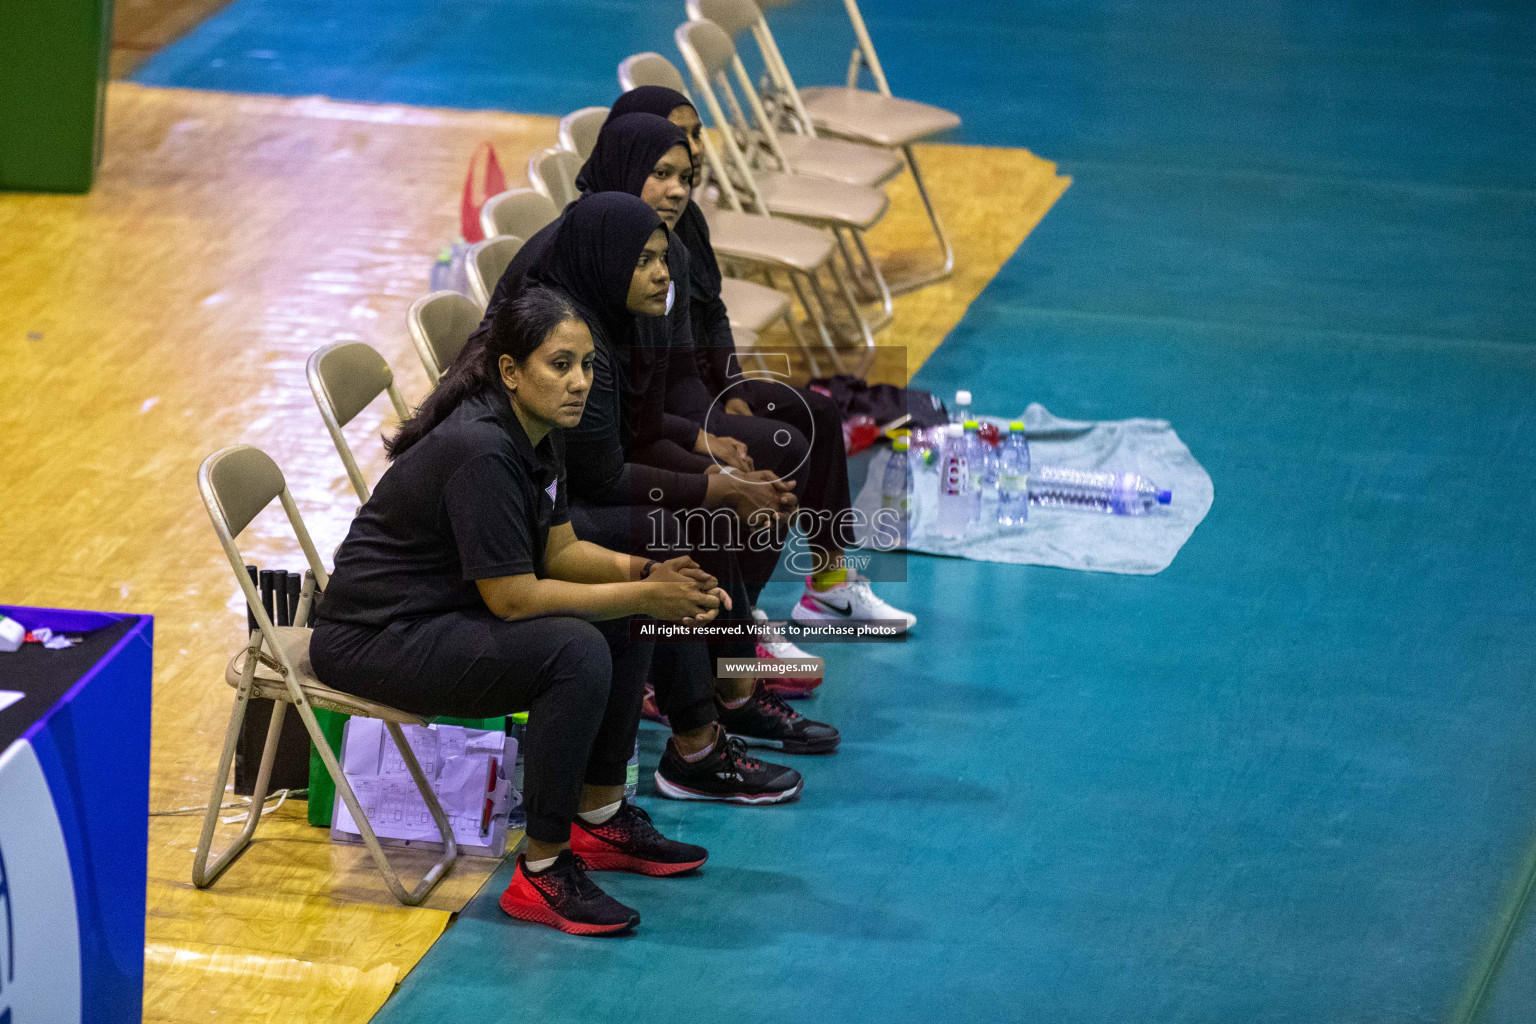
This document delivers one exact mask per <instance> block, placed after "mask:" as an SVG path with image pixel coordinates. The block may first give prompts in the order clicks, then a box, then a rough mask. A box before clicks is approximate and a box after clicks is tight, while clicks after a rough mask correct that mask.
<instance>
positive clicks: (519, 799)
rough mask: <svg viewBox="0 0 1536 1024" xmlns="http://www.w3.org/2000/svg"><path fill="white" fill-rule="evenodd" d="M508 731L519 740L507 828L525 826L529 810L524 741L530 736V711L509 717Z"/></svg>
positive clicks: (513, 771)
mask: <svg viewBox="0 0 1536 1024" xmlns="http://www.w3.org/2000/svg"><path fill="white" fill-rule="evenodd" d="M507 731H508V732H510V733H511V734H512V738H513V739H514V740H516V741H517V754H516V760H515V761H514V762H513V764H512V793H511V797H512V799H511V800H509V801H508V802H507V828H509V829H514V828H523V827H525V826H526V825H527V824H528V812H527V809H526V808H525V807H524V806H523V741H524V740H526V739H527V738H528V712H526V711H519V712H517V713H516V714H514V715H511V716H509V717H508V718H507Z"/></svg>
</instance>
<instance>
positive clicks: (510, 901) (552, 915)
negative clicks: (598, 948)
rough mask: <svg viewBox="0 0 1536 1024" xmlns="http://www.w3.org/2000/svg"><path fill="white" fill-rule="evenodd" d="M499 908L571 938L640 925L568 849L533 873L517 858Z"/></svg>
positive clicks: (615, 933) (636, 917)
mask: <svg viewBox="0 0 1536 1024" xmlns="http://www.w3.org/2000/svg"><path fill="white" fill-rule="evenodd" d="M499 902H500V904H501V909H502V910H505V911H506V912H507V913H508V914H511V915H512V916H513V917H515V918H517V919H519V920H522V921H536V922H537V923H539V924H547V925H549V926H550V927H551V928H558V929H560V930H561V931H563V932H569V933H570V934H572V935H617V934H618V933H620V932H627V931H629V930H630V929H631V928H633V927H634V926H635V925H637V924H639V923H640V915H639V914H637V913H635V912H634V911H633V910H631V909H630V908H628V907H626V906H625V905H624V904H622V903H620V902H619V901H618V900H616V899H614V898H613V897H612V896H609V895H608V894H607V893H605V892H603V890H601V889H599V888H598V887H597V886H596V885H595V884H594V883H593V882H592V880H591V879H590V878H588V877H587V871H586V865H585V864H583V863H582V862H581V858H580V857H578V856H576V854H574V853H572V852H571V851H570V850H561V851H560V856H558V857H556V858H555V862H554V863H553V864H551V865H550V866H549V867H548V868H546V869H545V870H543V871H540V872H539V873H537V874H534V873H533V872H530V871H529V870H528V858H527V857H525V856H523V855H522V854H519V855H518V858H517V870H516V871H514V872H513V873H512V884H511V885H509V886H507V891H506V892H504V893H502V894H501V899H500V900H499Z"/></svg>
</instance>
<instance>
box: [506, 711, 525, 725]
mask: <svg viewBox="0 0 1536 1024" xmlns="http://www.w3.org/2000/svg"><path fill="white" fill-rule="evenodd" d="M507 717H508V718H510V719H512V721H514V722H516V723H517V724H518V725H527V724H528V712H526V711H517V712H514V713H512V714H510V715H508V716H507Z"/></svg>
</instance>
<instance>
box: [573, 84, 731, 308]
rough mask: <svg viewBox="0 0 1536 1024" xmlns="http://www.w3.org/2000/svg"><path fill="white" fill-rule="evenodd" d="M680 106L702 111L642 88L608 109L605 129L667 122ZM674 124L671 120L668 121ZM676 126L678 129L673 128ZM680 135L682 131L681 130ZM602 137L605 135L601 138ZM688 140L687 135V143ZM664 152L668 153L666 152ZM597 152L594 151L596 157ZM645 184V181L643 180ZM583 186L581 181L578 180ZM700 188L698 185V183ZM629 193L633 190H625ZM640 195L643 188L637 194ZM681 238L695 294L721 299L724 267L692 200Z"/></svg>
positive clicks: (657, 89) (678, 96)
mask: <svg viewBox="0 0 1536 1024" xmlns="http://www.w3.org/2000/svg"><path fill="white" fill-rule="evenodd" d="M678 107H688V108H689V109H691V110H693V111H694V113H695V114H697V113H698V108H696V107H694V105H693V101H692V100H690V99H689V98H688V97H687V96H684V95H683V94H682V93H680V92H678V91H677V90H676V89H668V88H667V87H666V86H664V85H642V86H641V87H640V88H638V89H631V90H629V92H626V93H625V94H624V95H622V96H620V97H619V98H618V99H616V100H614V101H613V106H612V107H611V108H609V110H608V120H607V121H606V122H604V124H603V130H604V131H607V130H608V125H609V124H612V123H613V122H614V121H617V120H619V119H621V118H624V117H628V116H630V115H633V114H652V115H654V116H656V117H659V118H661V119H662V120H666V118H668V117H669V116H671V114H672V111H674V110H676V109H677V108H678ZM667 123H668V124H672V122H671V121H667ZM673 127H674V128H675V127H677V126H676V125H673ZM677 130H678V133H679V134H681V133H682V129H681V128H678V129H677ZM599 138H601V135H600V136H599ZM687 141H688V137H687V136H686V135H683V142H684V144H686V143H687ZM662 152H665V150H663V151H662ZM596 155H597V151H596V150H593V156H596ZM660 159H661V153H657V154H656V156H655V157H654V158H653V159H652V160H651V162H650V166H652V167H654V166H655V165H656V161H657V160H660ZM641 183H642V184H643V183H644V179H641ZM578 185H579V181H578ZM694 185H695V186H697V185H698V182H694ZM625 191H629V190H628V189H625ZM634 194H635V195H639V194H640V191H639V189H636V190H635V192H634ZM674 230H675V231H676V233H677V237H678V239H679V240H680V241H681V242H682V243H683V245H684V247H685V248H687V250H688V255H689V256H690V257H691V259H690V260H689V262H688V284H689V287H690V289H691V291H692V293H693V295H695V296H697V297H698V298H700V299H703V300H704V301H706V302H712V301H714V300H715V299H718V298H719V297H720V264H719V263H716V262H715V250H714V247H713V246H712V245H710V244H709V225H708V224H706V223H705V222H704V211H702V210H700V209H699V204H698V203H695V202H692V201H690V202H689V203H688V205H687V206H686V207H685V208H684V209H683V215H682V216H681V217H679V218H678V220H677V227H676V228H675V229H674Z"/></svg>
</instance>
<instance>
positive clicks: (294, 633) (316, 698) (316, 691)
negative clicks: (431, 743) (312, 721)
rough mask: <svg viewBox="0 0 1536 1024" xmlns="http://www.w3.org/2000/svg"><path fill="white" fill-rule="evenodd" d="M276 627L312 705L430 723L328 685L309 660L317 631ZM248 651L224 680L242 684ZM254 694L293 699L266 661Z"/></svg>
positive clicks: (232, 661)
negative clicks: (312, 639)
mask: <svg viewBox="0 0 1536 1024" xmlns="http://www.w3.org/2000/svg"><path fill="white" fill-rule="evenodd" d="M276 628H277V642H278V646H279V647H281V648H282V651H283V653H284V654H285V655H286V656H287V658H288V664H290V665H292V666H293V670H294V671H295V672H297V673H298V676H299V686H300V687H302V688H303V690H304V696H306V697H308V698H309V702H310V704H312V705H314V706H315V707H317V708H325V709H327V710H329V711H339V712H341V713H342V714H344V715H362V716H364V717H367V718H381V719H383V720H384V721H386V722H399V723H400V724H401V725H426V724H427V721H426V719H424V718H419V717H417V716H416V715H412V714H409V713H407V712H405V711H400V710H399V709H397V708H392V707H388V706H386V705H384V704H375V703H374V702H373V701H371V700H364V699H363V698H362V697H354V696H352V695H351V694H350V693H342V692H341V691H340V690H333V689H331V688H330V687H329V686H326V685H325V684H324V683H322V682H321V681H320V680H319V679H318V678H316V676H315V670H314V667H313V666H312V665H311V664H310V662H309V638H310V636H311V634H313V633H314V630H312V629H301V628H299V627H296V626H278V627H276ZM245 653H246V652H245V650H244V649H243V648H242V649H241V650H240V651H239V652H238V653H237V654H236V655H235V656H234V657H233V658H231V659H229V664H228V665H226V666H225V667H224V681H225V682H226V683H228V684H229V685H230V686H234V687H238V686H239V685H240V677H241V675H242V673H243V672H244V669H245ZM251 696H253V697H266V698H268V699H269V700H281V701H291V700H292V697H291V696H290V695H289V693H288V686H287V684H286V683H284V682H283V677H282V676H281V675H279V674H278V672H277V671H276V670H275V669H273V668H271V667H270V666H268V665H267V664H266V663H265V662H263V663H261V664H260V665H257V666H256V688H255V690H254V691H253V692H252V693H251Z"/></svg>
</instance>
